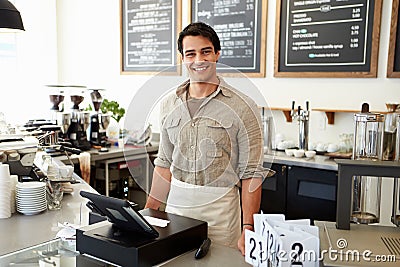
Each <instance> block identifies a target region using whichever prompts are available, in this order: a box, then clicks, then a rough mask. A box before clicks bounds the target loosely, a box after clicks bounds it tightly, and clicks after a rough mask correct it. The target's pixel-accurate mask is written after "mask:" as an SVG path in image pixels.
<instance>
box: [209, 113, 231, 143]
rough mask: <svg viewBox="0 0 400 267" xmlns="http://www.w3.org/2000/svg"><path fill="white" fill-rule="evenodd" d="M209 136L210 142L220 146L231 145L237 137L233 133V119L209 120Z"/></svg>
mask: <svg viewBox="0 0 400 267" xmlns="http://www.w3.org/2000/svg"><path fill="white" fill-rule="evenodd" d="M206 125H207V127H206V131H207V134H206V135H207V137H208V138H209V141H210V144H212V145H217V147H219V146H230V144H231V143H232V141H233V138H235V135H234V133H233V129H232V128H233V127H232V126H233V121H232V120H221V121H214V120H212V121H208V122H207V124H206Z"/></svg>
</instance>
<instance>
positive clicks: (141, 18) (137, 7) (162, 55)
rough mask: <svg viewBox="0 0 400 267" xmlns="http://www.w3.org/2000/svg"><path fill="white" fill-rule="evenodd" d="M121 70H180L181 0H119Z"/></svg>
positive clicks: (134, 71)
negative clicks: (178, 46) (178, 39)
mask: <svg viewBox="0 0 400 267" xmlns="http://www.w3.org/2000/svg"><path fill="white" fill-rule="evenodd" d="M120 5H121V72H122V73H123V74H154V73H159V72H160V71H162V73H167V74H174V73H177V74H180V67H179V66H178V64H177V62H178V55H177V46H176V40H177V35H178V33H179V31H180V28H181V15H180V14H181V6H182V5H181V0H163V1H157V0H121V4H120Z"/></svg>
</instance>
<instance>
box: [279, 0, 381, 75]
mask: <svg viewBox="0 0 400 267" xmlns="http://www.w3.org/2000/svg"><path fill="white" fill-rule="evenodd" d="M277 2H278V3H277V23H276V34H275V65H274V76H275V77H362V78H365V77H377V62H378V45H379V28H380V19H381V9H382V0H351V1H347V0H307V1H303V0H278V1H277Z"/></svg>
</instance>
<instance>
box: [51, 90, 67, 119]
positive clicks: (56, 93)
mask: <svg viewBox="0 0 400 267" xmlns="http://www.w3.org/2000/svg"><path fill="white" fill-rule="evenodd" d="M47 87H49V91H50V92H49V98H50V102H51V103H52V104H53V106H52V107H51V108H50V110H51V118H50V120H51V122H52V123H54V124H56V122H57V119H58V113H59V112H62V111H63V109H64V107H61V108H60V104H61V103H62V102H63V101H64V96H65V92H64V87H65V86H63V85H47Z"/></svg>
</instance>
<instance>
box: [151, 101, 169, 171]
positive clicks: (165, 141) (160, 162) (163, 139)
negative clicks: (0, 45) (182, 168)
mask: <svg viewBox="0 0 400 267" xmlns="http://www.w3.org/2000/svg"><path fill="white" fill-rule="evenodd" d="M168 102H169V101H168V99H167V100H166V101H164V102H163V103H162V104H161V107H160V144H159V148H158V154H157V158H156V159H155V160H154V165H155V166H158V167H162V168H170V167H171V164H172V152H173V149H174V146H173V144H172V143H171V142H170V139H169V137H168V132H167V130H166V127H165V120H166V117H167V116H168V109H167V108H166V106H167V105H168Z"/></svg>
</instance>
